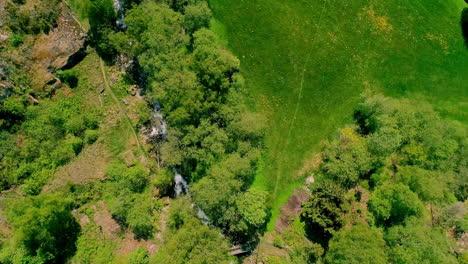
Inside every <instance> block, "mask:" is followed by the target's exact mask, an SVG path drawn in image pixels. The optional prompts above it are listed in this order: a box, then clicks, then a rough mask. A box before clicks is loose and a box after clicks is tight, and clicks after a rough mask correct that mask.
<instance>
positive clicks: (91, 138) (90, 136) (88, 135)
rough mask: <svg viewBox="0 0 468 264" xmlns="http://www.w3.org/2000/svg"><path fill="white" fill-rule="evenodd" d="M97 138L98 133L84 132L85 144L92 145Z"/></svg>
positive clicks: (92, 131) (88, 130)
mask: <svg viewBox="0 0 468 264" xmlns="http://www.w3.org/2000/svg"><path fill="white" fill-rule="evenodd" d="M98 137H99V133H98V131H97V130H94V129H87V130H85V141H86V143H87V144H93V143H94V142H96V140H97V139H98Z"/></svg>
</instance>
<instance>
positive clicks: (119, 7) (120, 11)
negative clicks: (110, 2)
mask: <svg viewBox="0 0 468 264" xmlns="http://www.w3.org/2000/svg"><path fill="white" fill-rule="evenodd" d="M114 9H115V12H116V13H117V21H116V24H117V27H119V28H123V29H124V28H126V27H127V25H126V24H125V23H124V19H125V7H124V3H122V0H114Z"/></svg>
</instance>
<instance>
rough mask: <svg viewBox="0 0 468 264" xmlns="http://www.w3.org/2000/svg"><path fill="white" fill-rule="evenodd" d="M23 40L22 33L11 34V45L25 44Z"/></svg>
mask: <svg viewBox="0 0 468 264" xmlns="http://www.w3.org/2000/svg"><path fill="white" fill-rule="evenodd" d="M23 42H24V41H23V38H22V37H21V36H20V35H17V34H12V35H10V43H11V45H13V47H19V46H20V45H21V44H23Z"/></svg>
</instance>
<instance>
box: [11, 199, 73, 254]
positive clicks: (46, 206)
mask: <svg viewBox="0 0 468 264" xmlns="http://www.w3.org/2000/svg"><path fill="white" fill-rule="evenodd" d="M71 209H72V204H71V202H70V201H69V200H67V199H63V197H59V196H55V195H41V196H36V197H33V198H26V199H21V200H16V201H11V203H10V204H9V206H8V211H7V212H8V213H7V219H8V222H9V223H10V224H11V225H12V227H13V231H14V235H13V243H14V244H13V247H14V248H15V249H17V250H15V251H13V252H12V254H11V255H10V256H8V255H7V256H6V259H4V260H2V262H3V263H5V262H6V263H9V262H10V261H12V262H14V263H64V262H65V261H66V259H67V258H68V257H70V256H71V255H72V254H73V253H74V252H75V249H76V248H75V241H76V239H77V236H78V233H79V232H80V227H79V225H78V223H77V222H76V220H75V218H74V217H73V216H72V214H71Z"/></svg>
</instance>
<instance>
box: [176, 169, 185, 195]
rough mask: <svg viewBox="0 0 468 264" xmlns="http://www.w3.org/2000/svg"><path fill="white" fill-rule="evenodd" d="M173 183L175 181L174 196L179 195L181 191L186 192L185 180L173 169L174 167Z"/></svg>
mask: <svg viewBox="0 0 468 264" xmlns="http://www.w3.org/2000/svg"><path fill="white" fill-rule="evenodd" d="M174 183H175V186H174V192H175V194H176V196H179V195H180V194H182V193H186V194H188V183H187V181H186V180H185V179H184V177H182V175H180V174H179V173H178V172H177V171H176V170H175V169H174Z"/></svg>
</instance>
